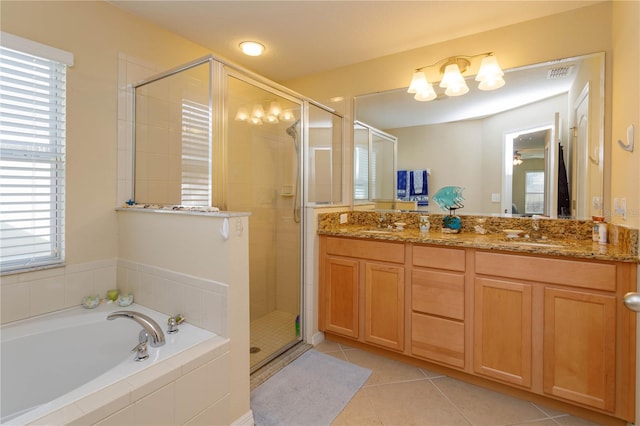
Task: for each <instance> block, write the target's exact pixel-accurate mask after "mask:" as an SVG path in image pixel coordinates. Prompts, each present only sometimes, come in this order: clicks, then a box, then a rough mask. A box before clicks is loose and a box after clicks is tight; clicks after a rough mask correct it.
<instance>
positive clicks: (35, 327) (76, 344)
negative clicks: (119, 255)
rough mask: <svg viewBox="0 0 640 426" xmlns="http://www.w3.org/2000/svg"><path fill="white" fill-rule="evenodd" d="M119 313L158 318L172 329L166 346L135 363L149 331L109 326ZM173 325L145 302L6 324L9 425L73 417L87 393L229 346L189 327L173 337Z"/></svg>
mask: <svg viewBox="0 0 640 426" xmlns="http://www.w3.org/2000/svg"><path fill="white" fill-rule="evenodd" d="M117 310H132V311H137V312H141V313H144V314H146V315H148V316H150V317H151V318H153V319H154V320H155V321H156V322H157V323H158V324H160V325H161V326H162V328H163V330H164V331H165V339H166V343H165V345H163V346H161V347H158V348H153V347H151V346H149V355H150V357H149V359H147V360H145V361H141V362H136V361H134V354H133V353H131V349H132V348H133V347H134V346H136V344H137V343H138V333H139V331H140V330H141V329H142V328H141V326H140V325H138V324H137V323H136V322H134V321H132V320H130V319H126V318H118V319H115V320H112V321H108V320H107V319H106V318H107V315H108V314H109V313H111V312H114V311H117ZM187 320H188V317H187ZM166 324H167V315H164V314H161V313H159V312H156V311H153V310H150V309H147V308H145V307H143V306H141V305H137V304H133V305H131V306H128V307H126V308H121V307H119V306H117V305H115V304H102V305H100V306H99V307H97V308H96V309H91V310H89V309H84V308H82V307H74V308H71V309H67V310H64V311H59V312H55V313H52V314H48V315H42V316H39V317H35V318H30V319H27V320H24V321H18V322H15V323H11V324H8V325H6V326H3V327H2V329H1V331H2V332H1V336H0V339H1V346H0V348H1V351H2V353H1V354H0V355H1V356H0V362H1V370H0V371H1V373H2V374H1V375H0V376H1V382H2V383H1V386H0V389H2V393H1V396H0V397H1V404H0V407H1V423H2V424H12V425H13V424H16V425H22V424H28V423H30V422H33V421H34V420H38V419H42V418H44V416H47V415H49V414H51V413H54V412H65V408H66V412H72V410H69V408H68V407H69V406H70V405H73V404H74V403H75V402H77V401H79V400H81V399H82V398H85V397H87V395H92V394H95V393H96V392H100V391H101V390H103V389H105V388H107V387H109V386H111V385H113V384H116V383H119V382H122V381H125V382H126V380H127V378H131V377H132V376H135V375H139V374H141V373H144V371H145V370H148V369H149V367H151V366H156V365H158V364H161V363H163V362H165V361H167V360H169V359H172V357H173V359H176V356H177V358H178V359H180V358H181V356H180V354H184V351H187V350H189V349H190V348H193V347H196V346H197V345H199V344H202V343H203V342H208V347H209V348H210V347H215V346H217V345H224V343H225V342H226V341H227V339H223V338H221V337H220V336H216V335H215V334H214V333H212V332H209V331H207V330H204V329H201V328H198V327H195V326H193V325H191V324H189V323H188V322H187V323H184V324H182V325H180V327H179V328H180V331H179V332H178V333H176V334H168V333H166ZM212 342H213V343H212ZM212 345H213V346H212ZM174 364H175V362H174ZM128 385H129V384H128ZM63 423H64V422H63Z"/></svg>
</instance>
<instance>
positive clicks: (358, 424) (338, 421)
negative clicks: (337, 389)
mask: <svg viewBox="0 0 640 426" xmlns="http://www.w3.org/2000/svg"><path fill="white" fill-rule="evenodd" d="M331 425H332V426H345V425H353V426H382V422H381V421H380V419H379V418H378V416H377V414H376V413H375V410H374V407H373V406H372V405H371V401H370V400H369V398H367V397H366V396H365V395H364V394H363V393H362V392H358V393H356V394H355V395H354V397H353V398H352V399H351V401H349V403H348V404H347V406H346V407H344V409H343V410H342V411H341V412H340V414H339V415H338V416H337V417H336V418H335V420H334V421H333V422H332V423H331Z"/></svg>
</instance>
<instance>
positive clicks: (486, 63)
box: [407, 52, 505, 101]
mask: <svg viewBox="0 0 640 426" xmlns="http://www.w3.org/2000/svg"><path fill="white" fill-rule="evenodd" d="M480 56H482V57H484V58H483V60H482V63H481V65H480V69H479V70H478V74H477V76H476V81H478V82H479V84H478V88H479V89H480V90H493V89H498V88H500V87H502V86H504V84H505V81H504V79H503V78H502V77H503V76H504V72H503V71H502V68H500V65H499V64H498V60H497V59H496V57H495V56H494V55H493V53H492V52H489V53H481V54H479V55H474V56H452V57H450V58H446V59H442V60H440V61H438V62H436V63H435V64H432V65H428V66H425V67H421V68H417V69H416V70H415V72H414V73H413V76H412V77H411V84H410V85H409V88H408V89H407V92H408V93H415V96H414V99H415V100H417V101H431V100H433V99H436V98H437V97H438V95H437V94H436V92H435V90H434V89H433V85H432V84H431V83H430V82H429V80H427V75H426V74H425V72H424V71H423V70H424V69H426V68H431V67H437V68H438V69H439V71H440V74H441V75H442V79H441V80H440V87H442V88H443V89H446V90H445V92H444V93H445V94H446V95H447V96H461V95H464V94H465V93H467V92H469V86H467V82H466V80H465V78H464V76H463V74H464V73H465V72H466V71H467V70H468V69H469V68H470V67H471V63H472V60H474V59H475V58H478V57H480Z"/></svg>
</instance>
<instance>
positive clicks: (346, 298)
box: [323, 257, 360, 338]
mask: <svg viewBox="0 0 640 426" xmlns="http://www.w3.org/2000/svg"><path fill="white" fill-rule="evenodd" d="M324 268H325V273H324V287H323V290H324V295H323V297H324V328H325V330H327V331H331V332H334V333H338V334H342V335H344V336H348V337H353V338H358V334H359V332H358V330H359V325H358V324H359V322H358V315H359V314H358V312H359V311H358V282H359V276H360V274H359V262H358V261H357V260H351V259H342V258H338V257H327V258H326V260H325V265H324Z"/></svg>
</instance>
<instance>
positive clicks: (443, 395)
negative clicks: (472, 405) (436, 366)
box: [429, 376, 473, 425]
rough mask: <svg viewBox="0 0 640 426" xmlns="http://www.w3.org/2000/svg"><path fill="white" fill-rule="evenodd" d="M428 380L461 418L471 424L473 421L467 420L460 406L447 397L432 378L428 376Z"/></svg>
mask: <svg viewBox="0 0 640 426" xmlns="http://www.w3.org/2000/svg"><path fill="white" fill-rule="evenodd" d="M444 377H446V376H444ZM452 380H455V379H452ZM429 381H430V382H431V384H432V385H433V386H434V387H435V388H436V390H437V391H438V392H440V395H442V397H443V398H444V399H446V400H447V401H448V402H449V404H451V405H452V406H453V407H454V408H455V409H456V411H458V413H460V415H461V416H462V418H463V419H465V420H466V421H467V422H468V423H469V424H470V425H473V422H472V421H471V420H469V419H468V418H467V416H465V415H464V413H463V412H462V410H460V407H458V404H455V403H454V402H453V401H452V400H451V399H450V398H449V397H448V396H447V395H446V394H445V393H444V392H443V391H442V389H440V387H439V386H438V385H437V384H436V383H435V382H434V380H433V379H431V378H429Z"/></svg>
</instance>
